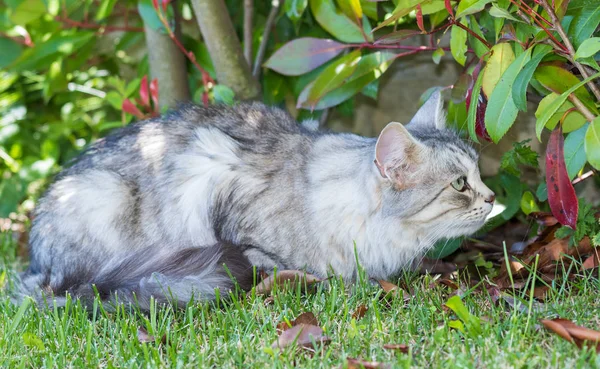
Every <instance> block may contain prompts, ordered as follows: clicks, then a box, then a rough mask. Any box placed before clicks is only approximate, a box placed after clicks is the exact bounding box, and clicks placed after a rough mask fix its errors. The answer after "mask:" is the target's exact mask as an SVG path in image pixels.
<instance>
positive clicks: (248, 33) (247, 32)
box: [244, 0, 254, 68]
mask: <svg viewBox="0 0 600 369" xmlns="http://www.w3.org/2000/svg"><path fill="white" fill-rule="evenodd" d="M253 18H254V0H244V57H245V58H246V62H247V63H248V66H249V67H250V68H252V21H253Z"/></svg>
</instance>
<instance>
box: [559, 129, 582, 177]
mask: <svg viewBox="0 0 600 369" xmlns="http://www.w3.org/2000/svg"><path fill="white" fill-rule="evenodd" d="M586 131H587V124H586V125H584V126H583V127H581V128H579V129H578V130H576V131H573V132H571V133H569V134H568V135H567V138H565V143H564V153H565V165H566V166H567V173H568V174H569V179H571V180H573V178H575V176H576V175H577V173H579V171H581V169H582V168H583V166H584V165H585V163H586V161H587V159H586V156H585V143H584V139H585V133H586Z"/></svg>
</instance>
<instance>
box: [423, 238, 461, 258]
mask: <svg viewBox="0 0 600 369" xmlns="http://www.w3.org/2000/svg"><path fill="white" fill-rule="evenodd" d="M462 243H463V240H462V239H460V238H453V239H450V240H440V241H438V242H436V244H435V246H434V247H433V248H432V249H431V250H429V251H428V252H427V255H426V256H427V257H428V258H432V259H443V258H445V257H446V256H449V255H451V254H452V253H454V251H456V250H458V248H459V247H460V245H462Z"/></svg>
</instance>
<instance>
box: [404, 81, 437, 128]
mask: <svg viewBox="0 0 600 369" xmlns="http://www.w3.org/2000/svg"><path fill="white" fill-rule="evenodd" d="M407 126H408V127H410V128H413V127H414V128H436V129H444V128H446V114H445V113H444V100H443V99H442V94H441V93H440V90H436V91H434V92H433V93H432V94H431V96H429V98H428V99H427V101H425V103H423V105H421V107H420V108H419V111H417V113H416V114H415V116H414V117H413V118H412V119H411V121H410V123H408V125H407Z"/></svg>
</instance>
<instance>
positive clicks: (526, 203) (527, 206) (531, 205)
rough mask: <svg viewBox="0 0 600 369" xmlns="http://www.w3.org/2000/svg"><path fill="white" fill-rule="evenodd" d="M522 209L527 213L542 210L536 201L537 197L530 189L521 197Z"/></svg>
mask: <svg viewBox="0 0 600 369" xmlns="http://www.w3.org/2000/svg"><path fill="white" fill-rule="evenodd" d="M521 210H522V211H523V213H525V215H529V214H531V213H533V212H534V211H540V207H539V206H538V204H537V203H536V202H535V197H533V194H532V193H531V192H530V191H525V192H523V197H521Z"/></svg>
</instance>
